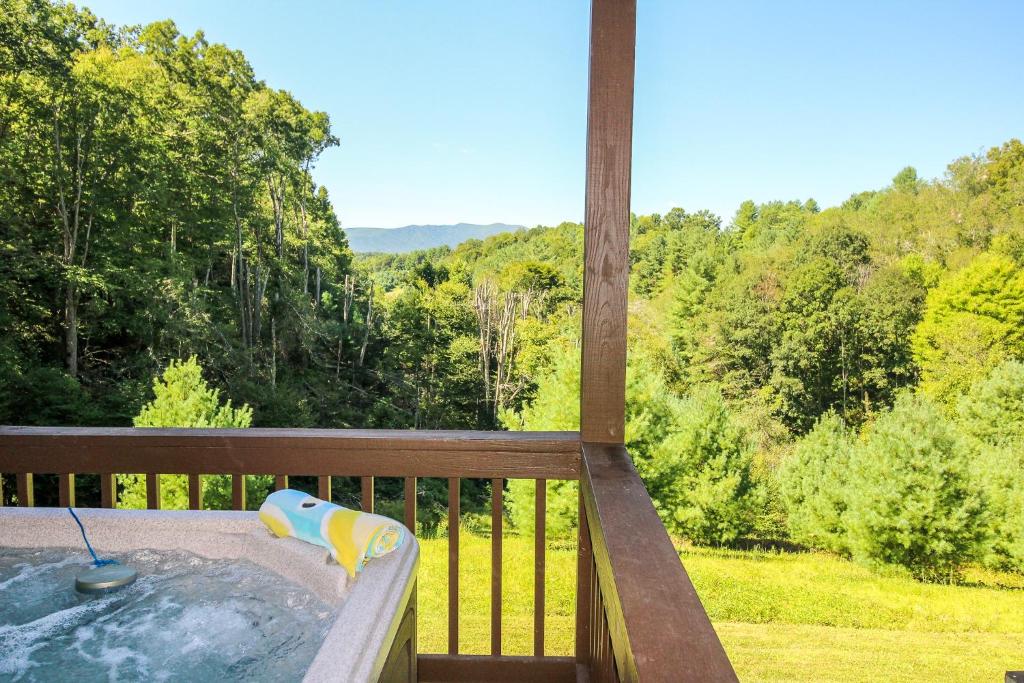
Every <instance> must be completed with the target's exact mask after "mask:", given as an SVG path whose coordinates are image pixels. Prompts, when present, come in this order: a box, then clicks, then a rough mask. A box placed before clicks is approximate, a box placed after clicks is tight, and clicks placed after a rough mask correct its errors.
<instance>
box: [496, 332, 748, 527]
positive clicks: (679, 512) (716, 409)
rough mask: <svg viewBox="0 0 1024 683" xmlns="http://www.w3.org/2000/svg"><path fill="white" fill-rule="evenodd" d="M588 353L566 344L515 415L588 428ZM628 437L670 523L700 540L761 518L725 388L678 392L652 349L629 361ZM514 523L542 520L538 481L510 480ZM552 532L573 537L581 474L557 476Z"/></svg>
mask: <svg viewBox="0 0 1024 683" xmlns="http://www.w3.org/2000/svg"><path fill="white" fill-rule="evenodd" d="M579 377H580V374H579V354H578V352H576V351H575V349H574V348H568V349H563V350H561V351H560V352H559V353H558V354H557V357H556V358H555V360H554V362H553V365H552V369H551V371H550V373H549V374H548V375H546V376H545V377H544V378H543V379H542V380H541V383H540V388H539V390H538V392H537V398H536V399H535V400H534V401H533V402H532V403H531V404H529V405H528V406H526V408H525V409H524V410H523V412H522V413H521V414H514V413H510V412H509V413H505V414H504V415H503V419H504V420H505V423H506V424H509V425H511V426H514V427H516V428H521V429H529V430H576V429H579V381H580V380H579ZM626 447H627V448H628V450H629V452H630V455H631V456H632V458H633V462H634V464H635V465H636V468H637V471H638V473H639V474H640V476H641V477H642V478H643V479H644V482H645V483H646V485H647V488H648V491H649V492H650V494H651V496H652V498H653V499H654V502H655V507H656V508H657V509H658V511H659V514H660V515H661V516H662V519H663V520H664V521H665V523H666V525H667V526H668V528H669V529H670V530H671V531H672V532H673V533H676V534H679V535H682V536H685V537H687V538H689V539H691V540H693V541H694V542H696V543H706V544H717V545H720V544H724V543H731V542H733V541H735V540H736V539H737V538H739V537H740V536H741V535H742V534H744V533H745V532H747V531H748V530H749V529H750V528H751V525H752V521H753V516H754V512H755V510H756V506H757V504H758V502H759V501H758V497H757V495H756V490H755V486H754V482H753V478H752V474H751V458H752V450H751V447H750V444H749V441H748V440H747V438H746V435H745V434H744V432H743V430H742V429H741V428H740V427H739V425H738V424H737V422H736V420H735V418H734V417H733V416H732V415H731V413H730V412H729V410H728V408H727V407H726V405H725V403H724V401H723V399H722V397H721V394H720V393H718V392H717V391H715V390H713V389H708V388H705V389H702V390H700V391H698V392H696V393H695V394H694V396H692V397H690V398H689V399H688V400H687V401H680V400H679V399H677V398H674V397H673V396H672V395H671V392H670V391H669V390H668V388H667V386H666V385H665V382H664V379H663V377H662V376H661V374H660V372H659V371H658V370H657V369H656V368H655V367H654V366H653V365H652V364H650V362H648V361H645V360H644V359H642V358H634V359H632V360H631V362H630V365H629V367H628V368H627V389H626ZM508 505H509V511H510V518H511V521H512V523H513V525H514V526H515V527H516V528H517V529H519V530H521V531H522V532H524V533H528V532H530V531H532V529H533V524H534V487H533V482H531V481H526V480H513V481H511V482H509V494H508ZM547 505H548V507H547V521H548V533H549V534H552V535H553V536H554V537H568V536H570V535H571V532H572V531H573V530H574V529H575V525H576V515H577V508H578V505H579V502H578V493H577V488H576V485H575V483H574V482H560V481H552V482H548V493H547Z"/></svg>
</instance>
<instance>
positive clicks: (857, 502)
mask: <svg viewBox="0 0 1024 683" xmlns="http://www.w3.org/2000/svg"><path fill="white" fill-rule="evenodd" d="M2 6H3V8H4V10H5V11H4V12H3V13H2V16H0V36H2V37H3V40H2V41H0V102H2V103H3V105H2V107H0V250H2V253H3V258H2V259H0V423H6V424H43V425H124V426H127V425H131V424H133V420H134V422H135V423H136V424H140V425H147V424H148V425H152V424H170V422H167V421H166V420H169V419H172V418H167V417H166V415H179V413H176V412H175V409H174V408H167V407H164V408H161V409H160V410H159V411H156V409H155V408H154V407H153V405H154V404H153V403H152V401H154V400H155V399H154V396H156V397H157V398H159V397H160V396H161V395H163V394H164V393H167V394H169V395H173V394H174V392H173V389H169V388H167V387H168V386H170V385H173V382H174V381H175V380H174V377H175V376H183V374H188V376H189V378H190V379H189V380H188V381H189V382H191V385H192V386H195V387H196V388H195V391H199V392H206V393H203V394H202V395H203V396H206V397H209V396H210V395H212V396H214V397H215V398H214V399H212V400H206V399H203V402H201V403H202V406H205V407H202V406H201V407H199V408H196V411H198V412H195V413H180V415H179V417H177V418H173V420H177V422H181V423H183V424H195V425H196V426H201V425H204V424H221V423H220V422H216V421H211V420H215V419H219V418H214V417H211V416H212V415H214V414H220V413H219V412H218V411H223V410H229V411H231V410H237V411H241V412H239V413H238V415H239V416H244V419H242V417H238V418H237V419H236V418H231V420H228V421H227V422H225V423H224V424H233V425H235V426H239V427H242V426H246V425H251V426H278V427H306V426H317V427H332V428H340V427H375V428H376V427H391V428H416V429H575V428H576V427H577V425H578V405H579V404H578V392H579V332H580V313H581V303H582V272H581V268H582V253H583V228H582V226H581V225H579V224H575V223H563V224H561V225H558V226H555V227H536V228H533V229H531V230H523V231H518V232H515V233H503V234H499V235H495V236H492V237H489V238H487V239H484V240H482V241H481V240H471V241H468V242H464V243H462V244H460V245H458V246H457V247H455V248H448V247H439V248H436V249H432V250H426V251H418V252H409V253H402V254H374V255H365V256H358V257H356V256H353V254H352V253H351V251H350V249H349V248H348V245H347V243H346V240H345V236H344V232H343V231H342V230H341V227H340V222H339V218H338V214H339V212H340V213H342V214H343V212H344V207H338V209H337V210H336V208H335V207H334V206H333V205H332V203H331V200H330V197H329V196H328V194H327V192H326V190H325V189H324V188H323V187H322V186H320V185H318V184H317V182H316V180H315V165H316V161H317V159H318V158H319V156H320V155H321V154H322V153H324V152H325V151H326V150H328V149H329V148H331V147H333V146H335V145H338V144H339V134H338V132H336V131H333V130H332V128H331V125H330V121H329V118H328V116H327V115H326V114H324V113H322V112H312V111H309V110H307V109H306V108H305V107H303V105H302V104H301V103H300V102H298V101H297V100H296V99H295V98H294V97H292V96H291V95H290V94H289V93H288V92H287V91H284V90H277V89H274V88H273V87H272V86H270V85H268V84H266V83H264V82H263V81H260V80H258V78H257V76H256V75H255V74H254V73H253V70H252V68H251V66H250V65H249V64H248V62H247V61H246V59H245V57H244V55H242V54H241V53H240V52H238V51H234V50H231V49H229V48H227V47H225V46H223V45H220V44H216V43H211V42H209V41H208V40H207V39H206V37H205V36H203V35H202V34H201V33H199V34H196V35H194V36H183V35H181V34H180V33H179V32H178V30H177V29H176V28H175V26H174V24H173V23H171V22H170V21H167V22H159V23H155V24H151V25H149V26H146V27H114V26H111V25H108V24H106V23H105V22H103V21H102V20H100V19H98V18H96V17H94V16H92V15H91V14H90V13H89V12H88V11H85V10H77V9H74V8H72V7H71V6H67V5H53V4H50V3H48V2H46V1H45V0H3V2H2ZM342 134H343V131H342ZM631 233H632V235H631V237H632V240H631V262H632V274H631V282H630V288H631V301H630V335H631V336H630V362H629V368H628V378H627V381H628V408H627V410H628V415H627V441H628V446H629V448H630V451H631V453H632V454H633V457H634V459H635V462H636V464H637V468H638V470H639V471H640V473H641V475H642V476H643V477H644V479H645V481H646V482H647V484H648V487H649V489H650V490H651V493H652V496H653V497H654V499H655V502H656V504H657V506H658V508H659V512H660V513H661V514H662V517H663V519H664V520H665V522H666V525H667V526H668V527H669V529H670V531H671V532H672V533H673V534H675V535H677V536H679V537H682V538H686V539H688V540H690V541H692V542H694V543H700V544H712V545H736V544H742V543H746V542H750V540H751V539H753V540H755V541H758V542H773V543H796V544H799V545H801V546H804V547H814V548H823V549H827V550H831V551H834V552H839V553H843V554H846V555H850V556H853V557H856V558H858V559H860V560H863V561H865V562H867V563H877V564H886V565H899V566H902V567H904V568H906V570H907V571H909V572H911V573H912V574H914V575H915V576H919V577H922V578H942V577H951V576H954V575H955V573H956V571H957V570H958V568H959V567H960V566H961V565H963V564H964V563H966V562H973V561H979V562H984V563H987V564H990V565H991V566H997V567H1001V568H1011V569H1017V570H1024V517H1022V516H1021V515H1022V514H1024V144H1022V143H1021V142H1020V141H1019V140H1011V141H1008V142H1006V143H1005V144H1003V145H1001V146H998V147H995V148H992V149H990V150H988V151H987V152H986V153H984V154H978V155H970V156H964V157H961V158H959V159H956V160H955V161H953V162H952V163H951V164H950V165H949V167H948V171H947V173H946V174H945V176H944V177H942V178H939V179H935V180H925V179H922V178H919V177H918V175H917V173H916V171H915V170H914V169H913V168H906V169H903V170H902V171H900V172H899V173H898V174H897V175H896V176H895V177H894V178H893V180H892V183H891V184H890V185H889V186H887V187H884V188H881V189H878V190H871V191H864V192H858V193H856V194H853V195H851V196H850V198H849V199H848V200H847V201H846V202H844V203H843V204H842V205H841V206H837V207H832V208H827V209H824V210H823V209H821V208H820V207H819V206H818V205H817V203H816V202H815V201H814V200H806V201H778V202H768V203H764V204H756V203H754V202H749V201H748V202H744V203H743V204H742V205H741V206H740V207H739V208H738V210H737V211H736V213H735V215H734V216H732V217H730V218H729V219H728V220H726V221H723V219H722V218H721V217H718V216H715V215H713V214H711V213H709V212H707V211H700V210H695V211H687V210H684V209H680V208H677V209H673V210H671V211H669V212H668V213H666V214H664V215H658V214H652V215H644V216H634V217H633V219H632V228H631ZM193 358H194V359H195V360H189V359H193ZM182 363H184V365H182ZM185 366H187V367H188V368H189V373H183V371H182V368H183V367H185ZM199 367H201V373H202V377H199V376H198V373H199V372H200V370H199ZM193 368H194V369H193ZM165 371H167V372H168V374H166V375H165V374H164V373H165ZM161 378H162V379H161ZM154 380H157V381H156V382H155V383H154ZM161 383H163V384H161ZM207 383H208V385H209V386H210V387H213V388H214V389H215V390H216V392H214V393H212V394H211V393H209V392H211V391H212V390H211V389H210V388H209V387H208V386H207ZM154 386H155V387H156V389H155V390H154ZM161 386H163V387H164V388H163V389H161ZM183 400H184V399H183ZM222 400H230V401H231V402H232V404H233V405H234V406H236V408H230V407H226V406H223V405H221V404H219V403H218V402H220V401H222ZM218 406H220V407H218ZM147 411H148V412H147ZM154 411H156V413H159V415H163V416H164V417H163V418H160V419H162V420H165V421H154V420H155V419H156V418H154V417H153V415H154V414H156V413H154ZM211 411H212V412H211ZM231 414H232V415H234V414H235V413H231ZM225 419H226V418H225ZM232 420H233V421H232ZM122 486H123V487H124V491H123V493H124V494H125V495H127V496H129V497H130V494H131V492H132V488H131V487H132V482H131V481H129V480H125V481H124V482H122ZM550 486H551V491H550V492H549V497H548V498H549V505H550V506H551V508H550V510H549V520H550V523H551V524H552V525H553V526H552V530H551V533H553V534H556V535H557V534H558V533H561V532H565V533H568V532H569V531H570V530H571V529H572V528H573V525H574V524H575V519H574V509H575V505H576V498H575V493H574V489H573V488H572V486H571V485H570V484H568V483H555V482H552V483H551V484H550ZM484 487H485V484H483V483H477V484H475V485H469V486H467V487H466V489H465V491H464V495H465V496H466V504H465V509H466V510H469V511H470V512H471V513H472V512H473V511H474V510H482V509H483V505H484V501H485V500H486V490H485V488H484ZM517 487H518V484H517V483H515V482H513V483H512V484H510V493H509V497H508V499H509V501H510V503H509V504H510V509H509V514H510V516H511V520H512V521H513V523H514V524H517V525H518V526H519V528H527V527H528V526H529V524H531V523H532V522H531V520H532V515H531V514H529V512H530V510H529V506H530V505H532V495H531V492H530V491H525V490H524V491H520V490H519V489H518V488H517ZM12 489H13V487H11V486H5V487H4V490H5V491H6V492H10V491H11V490H12ZM381 491H382V495H384V496H387V495H388V488H387V486H386V485H384V486H383V488H382V489H381ZM435 494H436V495H437V500H439V501H440V500H442V497H441V492H440V491H433V490H432V489H428V490H426V491H425V492H424V496H425V497H426V498H425V500H424V503H425V507H426V508H428V509H429V507H430V506H429V501H430V500H434V498H433V496H434V495H435ZM6 495H10V493H7V494H6Z"/></svg>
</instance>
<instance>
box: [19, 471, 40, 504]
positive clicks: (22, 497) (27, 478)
mask: <svg viewBox="0 0 1024 683" xmlns="http://www.w3.org/2000/svg"><path fill="white" fill-rule="evenodd" d="M17 480H18V488H17V491H18V505H20V506H21V507H23V508H31V507H35V506H36V493H35V485H34V484H35V482H33V481H32V475H31V474H30V473H28V472H19V473H18V476H17Z"/></svg>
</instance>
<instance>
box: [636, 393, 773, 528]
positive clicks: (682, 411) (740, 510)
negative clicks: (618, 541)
mask: <svg viewBox="0 0 1024 683" xmlns="http://www.w3.org/2000/svg"><path fill="white" fill-rule="evenodd" d="M673 412H674V413H675V414H674V415H673V417H674V420H673V422H674V424H673V429H672V433H671V434H670V435H669V436H668V437H667V438H666V439H664V440H663V441H662V442H661V443H660V444H657V445H656V446H655V447H654V448H653V452H652V454H651V458H650V460H649V461H648V462H646V463H638V469H640V471H641V473H642V474H644V475H645V477H646V480H647V485H648V489H649V490H650V491H651V496H652V497H653V498H654V504H655V507H656V508H657V509H658V511H659V513H660V514H661V517H662V519H663V520H664V521H665V525H666V526H667V527H668V529H669V531H670V532H672V533H675V534H678V535H681V536H684V537H686V538H688V539H690V540H691V541H693V542H694V543H697V544H704V545H724V544H729V543H732V542H734V541H736V540H737V539H738V538H740V537H741V536H742V535H744V534H745V533H747V532H749V531H750V529H751V528H752V527H753V521H754V515H755V513H756V511H757V506H758V503H759V500H758V495H757V494H758V491H757V488H756V486H755V483H754V480H753V476H752V474H751V465H752V462H753V448H752V447H751V444H750V441H749V439H748V438H747V435H746V433H745V431H744V430H743V429H742V428H741V427H740V426H739V424H738V422H737V421H736V419H735V417H734V416H733V415H732V414H731V412H730V411H729V409H728V407H727V406H726V404H725V400H724V399H723V398H722V394H721V392H720V391H719V390H718V389H717V388H714V387H701V388H697V389H695V390H694V392H693V393H692V394H691V395H690V396H689V397H688V398H687V399H686V400H685V401H682V402H681V404H679V405H678V406H673ZM641 465H642V467H641Z"/></svg>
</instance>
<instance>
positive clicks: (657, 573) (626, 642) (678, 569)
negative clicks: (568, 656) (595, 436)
mask: <svg viewBox="0 0 1024 683" xmlns="http://www.w3.org/2000/svg"><path fill="white" fill-rule="evenodd" d="M580 485H581V487H582V488H583V499H584V504H585V506H586V514H587V521H588V524H589V527H590V532H591V543H592V544H593V553H594V559H595V565H596V570H597V575H598V576H597V579H598V580H597V584H598V585H599V586H600V592H599V598H600V600H601V601H602V602H603V603H604V610H603V611H604V612H605V613H606V616H607V620H608V630H609V635H610V637H611V643H612V652H610V653H608V655H607V656H614V659H615V664H616V665H617V669H618V675H619V676H620V677H621V679H622V680H624V681H634V680H645V681H662V680H673V681H680V683H697V682H698V681H701V682H703V681H736V680H737V678H736V673H735V672H734V671H733V668H732V665H731V664H730V663H729V659H728V657H727V656H726V654H725V650H724V649H723V648H722V644H721V642H720V641H719V639H718V635H717V634H716V633H715V630H714V628H713V627H712V626H711V621H710V620H709V619H708V616H707V613H706V612H705V611H704V607H703V605H701V602H700V599H699V598H698V597H697V592H696V591H695V590H694V588H693V584H692V583H691V582H690V578H689V577H688V576H687V575H686V570H685V569H683V565H682V563H681V562H680V561H679V555H678V554H677V553H676V550H675V548H674V547H673V545H672V541H671V540H670V539H669V537H668V533H667V532H666V531H665V527H664V526H662V524H661V520H660V519H659V518H658V513H657V512H655V510H654V504H653V503H652V502H651V499H650V496H648V494H647V489H646V488H644V485H643V482H642V481H641V480H640V476H639V475H638V474H637V473H636V469H635V468H634V467H633V463H632V461H631V460H630V458H629V455H628V454H627V453H626V449H625V448H624V447H622V446H619V445H612V444H586V443H585V444H584V445H583V476H582V478H581V480H580ZM640 539H642V542H643V548H642V552H638V547H637V542H638V541H639V540H640ZM598 623H600V622H598ZM597 645H598V652H599V657H600V656H604V655H601V652H600V647H601V644H600V643H597Z"/></svg>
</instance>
